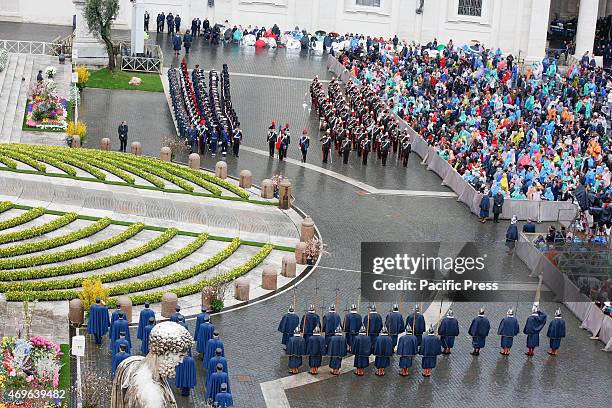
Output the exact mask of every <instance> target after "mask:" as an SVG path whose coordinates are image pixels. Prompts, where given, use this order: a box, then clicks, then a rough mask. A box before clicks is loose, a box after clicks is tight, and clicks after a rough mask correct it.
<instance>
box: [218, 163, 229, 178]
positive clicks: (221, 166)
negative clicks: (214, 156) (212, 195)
mask: <svg viewBox="0 0 612 408" xmlns="http://www.w3.org/2000/svg"><path fill="white" fill-rule="evenodd" d="M215 176H217V177H219V178H220V179H226V178H227V163H226V162H224V161H223V160H221V161H218V162H217V164H215Z"/></svg>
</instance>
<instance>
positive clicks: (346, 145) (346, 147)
mask: <svg viewBox="0 0 612 408" xmlns="http://www.w3.org/2000/svg"><path fill="white" fill-rule="evenodd" d="M340 151H341V152H342V163H344V164H348V160H349V153H350V152H351V139H350V137H349V136H348V135H347V136H346V139H344V141H343V142H342V147H341V149H340Z"/></svg>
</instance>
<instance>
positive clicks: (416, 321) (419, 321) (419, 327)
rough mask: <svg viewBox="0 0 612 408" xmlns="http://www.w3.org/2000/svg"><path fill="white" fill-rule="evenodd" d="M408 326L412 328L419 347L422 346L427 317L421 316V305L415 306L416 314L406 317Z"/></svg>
mask: <svg viewBox="0 0 612 408" xmlns="http://www.w3.org/2000/svg"><path fill="white" fill-rule="evenodd" d="M407 326H410V327H411V328H412V332H413V333H414V335H415V336H416V338H417V340H418V344H419V346H421V340H422V338H423V333H425V317H424V316H423V315H422V314H421V308H420V307H419V305H414V312H412V313H411V314H409V315H408V317H406V327H407Z"/></svg>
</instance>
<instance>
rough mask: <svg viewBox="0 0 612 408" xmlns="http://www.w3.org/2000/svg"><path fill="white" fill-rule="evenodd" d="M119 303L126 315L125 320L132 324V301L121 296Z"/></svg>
mask: <svg viewBox="0 0 612 408" xmlns="http://www.w3.org/2000/svg"><path fill="white" fill-rule="evenodd" d="M117 303H118V304H119V305H120V306H121V310H122V311H123V314H124V315H125V320H127V321H128V322H129V323H132V299H130V298H129V297H127V296H120V297H119V299H117Z"/></svg>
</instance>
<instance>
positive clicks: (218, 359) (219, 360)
mask: <svg viewBox="0 0 612 408" xmlns="http://www.w3.org/2000/svg"><path fill="white" fill-rule="evenodd" d="M218 364H221V366H222V367H223V372H224V373H228V375H229V371H228V370H227V359H226V358H225V357H223V350H221V349H220V348H218V349H216V350H215V356H214V357H213V358H211V359H210V360H209V361H208V368H207V373H209V375H207V376H206V388H208V387H210V378H211V376H212V373H214V372H215V371H216V370H217V365H218Z"/></svg>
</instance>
